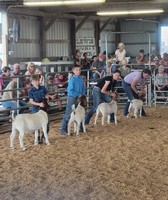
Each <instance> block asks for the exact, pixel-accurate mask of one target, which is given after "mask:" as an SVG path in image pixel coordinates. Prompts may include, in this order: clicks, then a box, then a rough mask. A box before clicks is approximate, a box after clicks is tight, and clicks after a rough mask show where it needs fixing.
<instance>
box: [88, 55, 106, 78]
mask: <svg viewBox="0 0 168 200" xmlns="http://www.w3.org/2000/svg"><path fill="white" fill-rule="evenodd" d="M103 67H104V55H103V54H102V53H99V56H98V59H97V60H96V61H95V62H93V63H92V66H91V70H92V77H93V79H95V80H97V79H99V78H101V73H100V70H101V68H102V69H103Z"/></svg>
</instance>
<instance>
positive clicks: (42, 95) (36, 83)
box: [28, 74, 54, 139]
mask: <svg viewBox="0 0 168 200" xmlns="http://www.w3.org/2000/svg"><path fill="white" fill-rule="evenodd" d="M31 84H32V85H33V86H32V87H31V89H30V91H29V93H28V96H29V103H30V104H32V112H33V113H36V112H38V111H39V110H40V109H41V110H44V111H45V112H47V108H46V107H47V105H46V103H45V101H44V100H45V99H48V98H49V97H50V98H51V99H54V95H48V94H47V93H48V92H47V89H46V88H45V87H44V86H42V85H40V76H39V74H33V75H32V76H31ZM46 102H47V100H46ZM48 132H49V125H48V127H47V133H48ZM39 139H40V138H39ZM42 139H44V134H43V135H42Z"/></svg>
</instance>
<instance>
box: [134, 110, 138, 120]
mask: <svg viewBox="0 0 168 200" xmlns="http://www.w3.org/2000/svg"><path fill="white" fill-rule="evenodd" d="M137 113H138V110H137V109H136V108H135V110H134V117H135V118H138V116H137Z"/></svg>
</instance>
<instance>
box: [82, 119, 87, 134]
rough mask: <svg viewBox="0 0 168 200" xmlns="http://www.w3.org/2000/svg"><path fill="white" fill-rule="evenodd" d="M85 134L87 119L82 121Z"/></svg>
mask: <svg viewBox="0 0 168 200" xmlns="http://www.w3.org/2000/svg"><path fill="white" fill-rule="evenodd" d="M82 127H83V132H84V133H86V126H85V119H84V120H83V121H82Z"/></svg>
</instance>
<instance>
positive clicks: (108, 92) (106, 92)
mask: <svg viewBox="0 0 168 200" xmlns="http://www.w3.org/2000/svg"><path fill="white" fill-rule="evenodd" d="M109 84H110V81H105V84H104V86H103V88H102V89H101V92H102V93H104V94H107V95H109V96H112V97H115V96H116V94H115V93H114V92H112V91H107V87H108V85H109Z"/></svg>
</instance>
